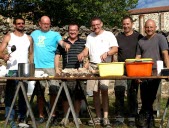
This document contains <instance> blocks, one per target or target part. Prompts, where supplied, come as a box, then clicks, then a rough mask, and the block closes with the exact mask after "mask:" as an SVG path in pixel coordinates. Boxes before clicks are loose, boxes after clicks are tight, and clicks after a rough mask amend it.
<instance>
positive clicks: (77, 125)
mask: <svg viewBox="0 0 169 128" xmlns="http://www.w3.org/2000/svg"><path fill="white" fill-rule="evenodd" d="M62 85H63V87H64V90H65V93H66V97H67V100H68V103H69V106H70V110H71V112H72V115H73V119H74V121H75V125H76V128H79V123H78V121H77V118H76V113H75V110H74V107H73V103H72V100H71V98H70V94H69V91H68V88H67V85H66V84H65V82H62Z"/></svg>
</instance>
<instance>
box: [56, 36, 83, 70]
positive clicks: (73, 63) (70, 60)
mask: <svg viewBox="0 0 169 128" xmlns="http://www.w3.org/2000/svg"><path fill="white" fill-rule="evenodd" d="M64 41H65V42H66V43H68V44H70V45H71V47H70V49H69V51H68V53H67V52H66V51H65V49H64V48H62V47H61V46H60V45H58V48H57V51H56V54H59V55H62V64H63V69H64V68H79V67H80V63H79V61H78V58H77V55H78V54H79V53H81V52H82V51H83V49H84V48H85V43H86V41H85V40H84V39H80V38H79V39H78V40H76V41H75V42H74V44H72V43H71V42H70V41H69V40H68V39H65V40H64Z"/></svg>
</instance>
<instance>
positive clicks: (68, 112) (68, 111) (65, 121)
mask: <svg viewBox="0 0 169 128" xmlns="http://www.w3.org/2000/svg"><path fill="white" fill-rule="evenodd" d="M69 114H70V107H69V108H68V110H67V113H66V117H65V120H64V126H66V123H67V120H68V117H69Z"/></svg>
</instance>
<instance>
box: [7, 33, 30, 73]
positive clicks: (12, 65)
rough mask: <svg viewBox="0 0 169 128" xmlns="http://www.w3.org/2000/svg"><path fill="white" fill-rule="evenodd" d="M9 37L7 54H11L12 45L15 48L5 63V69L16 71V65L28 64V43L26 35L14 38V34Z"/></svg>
mask: <svg viewBox="0 0 169 128" xmlns="http://www.w3.org/2000/svg"><path fill="white" fill-rule="evenodd" d="M10 35H11V39H10V41H9V42H8V45H7V50H8V53H11V47H12V45H15V46H16V51H14V52H13V53H11V54H10V58H9V60H8V61H7V69H8V70H18V63H28V51H29V46H30V41H29V39H28V36H27V35H26V34H24V35H23V36H21V37H19V36H16V35H15V34H14V33H10Z"/></svg>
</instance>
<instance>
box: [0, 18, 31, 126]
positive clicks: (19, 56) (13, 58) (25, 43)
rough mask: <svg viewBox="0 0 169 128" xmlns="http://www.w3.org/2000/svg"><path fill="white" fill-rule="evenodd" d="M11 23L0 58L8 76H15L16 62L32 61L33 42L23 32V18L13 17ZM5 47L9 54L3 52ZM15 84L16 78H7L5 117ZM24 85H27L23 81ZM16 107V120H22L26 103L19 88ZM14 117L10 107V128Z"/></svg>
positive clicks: (3, 42) (13, 123) (0, 50)
mask: <svg viewBox="0 0 169 128" xmlns="http://www.w3.org/2000/svg"><path fill="white" fill-rule="evenodd" d="M13 25H14V28H15V30H14V32H12V33H8V34H7V35H5V36H4V38H3V41H2V43H1V46H0V58H1V59H3V60H4V61H6V62H7V70H9V72H8V76H9V77H13V76H17V74H18V73H17V70H18V63H28V62H29V63H33V43H32V38H31V37H30V36H28V35H26V34H25V33H24V27H25V20H24V19H23V18H20V17H19V18H15V19H14V21H13ZM13 45H15V46H16V51H14V52H12V53H11V47H12V46H13ZM6 48H7V50H8V52H9V53H10V54H5V53H4V51H5V49H6ZM28 56H29V57H28ZM28 58H29V59H28ZM17 84H18V81H17V80H7V84H6V89H5V117H7V115H8V113H9V110H10V106H11V103H12V100H13V98H14V94H15V90H16V86H17ZM24 85H25V86H27V84H26V83H25V82H24ZM18 107H19V112H18V120H19V122H22V121H23V120H24V118H25V114H26V103H25V100H24V96H23V93H22V92H21V90H20V91H19V100H18ZM14 117H15V110H14V109H12V112H11V115H10V118H9V122H10V125H11V127H12V128H16V127H17V126H16V124H15V122H14Z"/></svg>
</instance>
